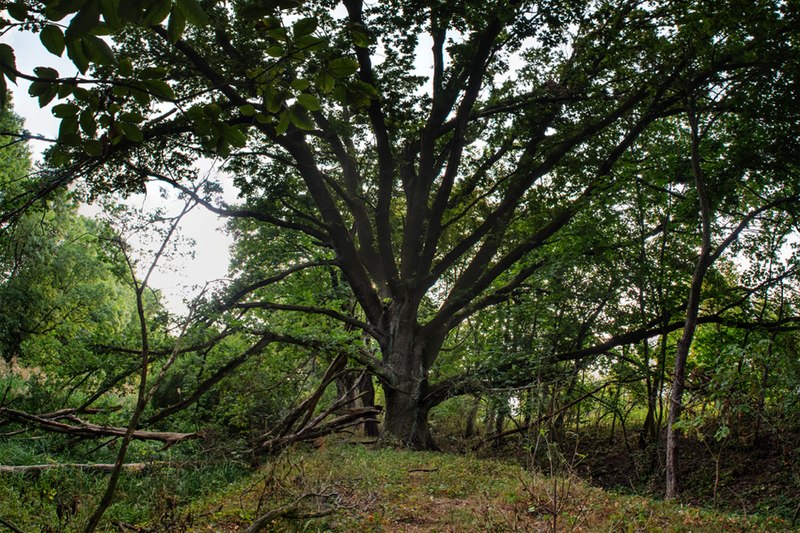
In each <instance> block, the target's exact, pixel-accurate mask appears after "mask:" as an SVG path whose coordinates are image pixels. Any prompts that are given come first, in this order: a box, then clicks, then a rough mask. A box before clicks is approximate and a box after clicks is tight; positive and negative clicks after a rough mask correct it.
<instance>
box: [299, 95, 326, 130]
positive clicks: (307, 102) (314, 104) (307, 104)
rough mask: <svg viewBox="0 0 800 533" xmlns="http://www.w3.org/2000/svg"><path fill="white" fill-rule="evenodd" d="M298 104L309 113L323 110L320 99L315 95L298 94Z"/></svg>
mask: <svg viewBox="0 0 800 533" xmlns="http://www.w3.org/2000/svg"><path fill="white" fill-rule="evenodd" d="M297 103H298V104H300V105H301V106H303V107H304V108H306V109H307V110H309V111H319V110H320V109H322V107H321V106H320V104H319V99H318V98H317V97H316V96H314V95H313V94H308V93H301V94H298V95H297ZM298 127H299V126H298Z"/></svg>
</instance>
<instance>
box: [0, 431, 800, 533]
mask: <svg viewBox="0 0 800 533" xmlns="http://www.w3.org/2000/svg"><path fill="white" fill-rule="evenodd" d="M510 444H511V443H509V446H507V447H502V448H483V449H482V450H481V451H479V452H474V453H473V452H470V453H447V452H444V453H442V452H412V451H398V450H393V449H386V448H380V449H372V448H371V447H370V446H366V445H363V444H359V443H353V442H348V441H346V440H339V439H337V438H335V437H331V438H328V439H326V440H321V441H319V442H317V443H316V446H311V445H305V446H298V447H295V448H292V449H289V450H287V451H285V452H284V453H282V454H281V455H279V456H277V457H274V458H272V459H270V460H268V461H266V462H265V463H264V464H262V465H261V466H260V467H259V468H257V469H255V470H250V469H248V468H247V467H246V465H244V463H241V462H238V463H236V464H234V463H225V464H222V465H220V464H216V465H215V463H213V461H212V457H210V456H208V457H207V459H208V460H209V462H208V463H207V464H206V465H205V466H204V465H203V464H202V463H190V462H187V463H180V462H174V463H172V464H170V465H167V466H158V465H156V466H153V467H152V468H149V469H147V470H145V471H142V472H138V473H127V474H126V475H125V476H123V482H122V484H121V485H120V488H119V490H118V491H117V496H116V499H115V503H114V504H113V505H112V506H111V508H109V510H108V512H107V513H106V522H105V527H104V529H103V530H106V531H140V532H145V531H170V532H173V531H175V532H178V531H223V532H233V531H244V530H246V529H247V528H248V527H249V526H251V525H252V524H253V523H254V522H256V521H258V520H259V519H260V518H262V521H261V522H262V526H263V529H262V530H263V531H272V532H283V531H297V532H300V531H303V532H352V531H363V532H492V531H495V532H529V531H530V532H534V531H536V532H538V531H585V532H595V531H614V532H616V531H642V532H651V531H687V532H688V531H692V532H698V531H708V532H719V531H788V530H791V529H792V524H791V516H792V512H791V511H792V506H793V505H796V503H797V502H798V491H797V489H796V487H797V485H796V484H794V485H793V484H792V481H791V479H790V478H791V473H792V472H793V471H794V469H795V468H796V467H797V465H784V467H783V468H782V469H781V468H780V465H778V464H776V463H775V462H774V459H775V455H774V454H767V453H762V454H761V455H759V453H757V452H754V451H753V449H752V448H750V449H749V452H748V453H746V454H745V453H744V452H746V451H748V450H745V449H743V450H737V449H734V448H733V447H731V448H730V449H726V450H725V453H726V454H727V455H723V460H722V461H721V465H722V467H721V469H720V470H721V472H722V473H723V474H724V476H723V478H724V480H725V484H723V483H722V482H721V483H720V489H719V490H718V492H719V493H720V498H719V499H720V501H719V502H718V503H719V505H718V509H717V510H713V509H711V508H710V503H709V502H711V501H712V499H711V497H712V496H710V495H709V494H710V493H709V490H710V489H709V488H708V486H709V479H708V475H709V462H710V464H711V466H710V468H711V470H710V475H711V482H712V483H711V484H712V485H713V474H714V462H713V460H710V459H709V457H710V455H709V454H708V452H707V451H706V455H703V454H701V453H700V452H697V453H695V451H696V450H700V451H703V448H702V447H699V448H698V447H691V446H684V448H685V449H686V450H687V454H686V455H685V457H684V463H683V466H684V468H685V469H687V472H689V473H690V474H689V475H687V476H686V479H685V483H684V489H685V490H686V491H687V492H686V494H685V500H684V504H680V503H670V502H664V501H662V500H660V499H658V498H657V497H653V496H654V495H656V494H658V491H659V486H658V481H656V478H658V475H656V474H653V475H652V476H649V477H648V476H645V475H644V474H641V473H639V474H637V471H638V472H643V471H644V466H645V463H646V461H647V460H648V459H647V457H648V456H647V453H646V452H639V451H638V450H637V449H636V448H633V447H632V448H631V450H630V451H627V449H626V447H625V446H624V445H621V443H620V442H609V441H608V439H607V438H605V439H599V438H598V439H596V440H592V439H589V438H585V439H582V440H580V441H579V442H578V443H577V444H578V446H577V447H576V448H572V449H573V450H574V451H573V452H572V454H563V452H562V453H561V454H560V455H559V457H558V458H557V460H554V461H553V462H552V463H550V462H549V460H548V456H547V453H546V450H547V447H539V448H538V449H534V448H531V447H528V448H527V449H528V452H527V455H526V454H524V453H523V454H520V452H519V450H520V449H522V448H521V447H520V446H511V445H510ZM517 444H519V443H517ZM551 449H552V448H551ZM562 449H570V448H569V447H566V446H564V447H562ZM513 450H517V452H516V455H515V453H514V452H513ZM581 450H585V453H584V451H581ZM620 450H623V451H620ZM692 450H695V451H692ZM109 453H110V452H109ZM535 454H538V455H539V460H538V461H536V460H533V459H534V457H533V456H534V455H535ZM201 455H202V454H201ZM206 455H207V454H206ZM195 457H197V456H196V455H195ZM553 457H555V456H553ZM759 457H761V458H760V459H759ZM1 458H2V457H0V459H1ZM20 458H21V457H20V456H18V457H17V459H20ZM31 459H33V458H31ZM759 461H760V462H759ZM0 462H2V461H0ZM15 462H17V463H19V462H20V461H15ZM33 462H41V461H36V460H34V461H33ZM734 465H738V467H737V468H738V469H739V471H740V472H745V471H751V472H754V473H753V475H752V476H751V477H752V478H753V479H749V481H747V483H749V485H747V486H749V487H750V488H749V489H741V490H743V491H744V492H742V493H741V495H740V497H739V498H733V497H731V496H730V494H729V493H731V492H732V491H733V490H734V489H733V487H737V486H738V487H745V485H743V484H742V483H741V482H740V483H739V485H736V484H735V483H734V482H733V481H731V480H732V479H736V476H734V475H733V474H732V473H731V472H730V470H729V469H730V468H733V467H734ZM695 467H696V468H695ZM750 469H755V470H750ZM657 471H658V469H657V468H656V469H655V472H657ZM787 476H788V477H787ZM740 478H741V476H740ZM756 480H758V481H756ZM106 481H107V475H106V474H103V473H100V472H87V471H80V472H78V471H75V470H72V471H70V470H69V469H65V468H58V469H53V470H50V471H47V472H43V473H38V474H0V531H5V530H6V529H5V528H4V524H3V521H5V522H6V523H7V524H12V525H13V526H14V527H16V528H17V531H23V532H25V533H27V532H29V531H46V532H56V531H59V532H60V531H76V530H80V528H81V524H83V523H84V522H85V519H86V518H87V516H88V514H89V513H91V511H92V510H93V509H94V507H95V505H96V502H97V500H98V499H99V495H100V494H101V493H102V489H103V487H104V486H105V483H106ZM590 482H591V483H590ZM592 484H594V485H603V486H604V487H610V488H612V489H613V490H606V489H604V488H601V487H599V486H593V485H592ZM701 487H705V488H703V489H702V490H701ZM737 490H738V489H737ZM704 491H705V492H704ZM748 491H749V492H748ZM748 499H752V500H753V502H757V503H753V505H750V506H744V505H738V506H737V505H734V504H733V503H735V502H736V501H738V500H748ZM686 502H691V503H694V502H698V503H702V504H703V505H704V506H700V505H686V504H685V503H686ZM781 502H782V503H781ZM5 527H8V526H7V525H6V526H5ZM8 529H9V530H13V529H12V528H8Z"/></svg>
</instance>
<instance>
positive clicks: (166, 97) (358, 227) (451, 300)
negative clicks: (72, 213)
mask: <svg viewBox="0 0 800 533" xmlns="http://www.w3.org/2000/svg"><path fill="white" fill-rule="evenodd" d="M796 9H797V8H796V6H795V5H794V4H793V3H789V2H780V1H763V2H756V3H753V2H738V1H735V0H732V1H728V2H716V1H715V2H711V1H708V2H706V1H692V2H660V3H650V2H641V1H638V0H621V1H583V2H539V1H497V2H472V1H467V2H460V3H457V4H452V3H441V2H418V1H409V0H393V1H388V2H380V3H376V4H370V3H364V2H362V1H359V0H344V1H343V2H342V3H341V4H339V3H332V2H328V1H307V2H299V1H292V0H287V1H277V2H251V1H245V0H242V1H237V2H232V3H216V2H203V1H195V0H175V1H174V2H173V1H170V0H156V1H141V0H140V1H131V2H112V1H100V0H87V1H85V2H61V1H57V0H49V1H44V2H31V3H27V2H15V3H13V4H9V7H8V14H9V15H10V17H9V18H8V19H6V21H5V24H6V25H7V26H8V25H18V26H21V27H23V28H25V29H28V30H30V31H34V32H38V33H39V35H40V38H41V41H42V44H43V46H44V47H45V48H46V49H47V50H48V51H50V52H51V53H53V54H56V55H62V54H63V53H65V52H66V54H67V55H68V57H69V58H70V59H71V60H72V61H73V62H74V64H75V66H76V67H77V68H78V70H79V71H80V74H79V75H77V76H75V77H64V76H62V75H61V74H60V73H58V72H56V71H55V70H53V69H51V68H45V67H39V68H37V69H34V70H33V72H22V71H21V69H19V68H18V67H17V65H16V64H15V62H14V57H13V50H11V49H10V47H8V46H7V45H0V66H1V67H2V71H3V74H4V75H5V77H6V78H8V79H9V80H11V81H12V82H13V81H14V80H16V79H28V80H30V81H32V84H31V88H30V93H31V94H32V95H34V96H36V97H38V98H39V100H40V103H41V104H42V105H46V104H48V103H51V102H55V103H56V105H54V106H53V107H52V112H53V113H54V114H55V115H56V117H58V118H60V119H61V127H60V130H59V134H58V143H57V144H56V145H55V146H54V147H53V148H52V150H51V151H50V154H49V156H50V162H51V164H52V169H51V170H50V172H49V173H48V174H47V175H46V176H44V177H43V178H42V179H41V180H39V181H38V182H37V183H35V184H32V186H31V188H30V189H29V190H28V191H22V192H20V193H19V194H16V195H14V196H13V197H12V196H4V198H3V213H4V215H3V221H4V223H5V222H7V221H9V220H13V219H14V217H15V216H17V215H18V214H19V213H21V212H22V210H23V209H24V208H25V207H26V206H28V205H30V204H31V202H33V201H34V200H33V199H34V198H37V197H40V196H42V195H44V194H46V193H48V192H49V191H52V190H54V189H56V188H58V187H61V186H64V185H67V184H70V183H78V182H79V183H81V184H82V185H83V186H85V187H86V188H87V190H89V191H90V193H91V194H103V193H106V192H109V191H115V192H121V193H123V194H124V193H129V192H133V191H141V190H143V188H144V187H145V184H146V183H147V182H151V181H156V182H161V183H165V184H169V185H170V186H172V187H174V188H176V189H177V190H178V191H180V192H181V193H182V194H185V195H188V196H189V197H192V198H194V199H195V200H197V201H199V202H200V203H201V204H203V205H205V206H206V207H207V208H209V209H210V210H212V211H213V212H215V213H217V214H219V215H221V216H225V217H230V218H232V219H234V220H236V221H237V222H236V223H235V228H236V232H237V236H238V237H239V239H240V245H239V251H240V253H241V254H243V255H246V256H247V259H246V261H245V260H243V264H244V265H245V266H243V267H242V268H241V269H240V274H241V279H240V280H239V282H238V283H237V284H234V285H233V286H232V287H231V289H230V290H229V291H228V293H227V294H223V295H220V296H219V298H218V301H219V302H221V303H219V304H218V305H216V306H214V309H215V312H216V313H218V314H217V315H216V317H217V318H216V320H222V321H224V320H226V317H232V316H235V317H236V319H237V320H240V319H241V317H242V316H245V319H244V320H247V318H246V317H247V316H250V315H252V316H253V318H252V320H253V321H254V322H255V323H256V324H264V323H265V322H266V323H268V324H274V325H275V327H277V328H280V327H283V326H282V323H281V322H280V321H273V322H269V319H265V318H263V317H261V316H260V315H258V313H262V312H263V311H269V312H270V313H272V314H281V315H283V314H287V315H288V314H291V316H295V315H296V314H297V313H302V314H304V315H307V316H316V317H327V319H332V320H334V321H337V322H339V323H341V324H343V325H344V326H345V328H344V331H346V332H347V333H348V335H349V336H350V337H357V335H355V333H354V332H360V335H363V336H365V337H366V338H368V339H369V340H367V341H360V342H361V343H362V345H361V346H357V347H353V349H351V350H349V355H350V357H352V358H353V359H354V360H355V361H357V363H358V364H360V365H363V366H365V367H366V368H368V369H369V371H370V372H371V373H372V374H374V375H375V376H377V378H378V379H379V381H380V383H381V385H382V387H383V391H384V397H385V404H386V414H385V418H384V426H383V427H384V433H385V435H386V437H387V438H388V439H391V440H396V441H398V442H401V443H403V444H406V445H409V446H413V447H429V446H432V445H433V443H432V440H431V437H430V433H429V428H428V413H429V411H430V409H431V408H432V407H433V406H435V405H437V404H438V403H440V402H442V401H444V400H445V399H447V398H448V397H451V396H452V395H457V394H464V393H468V392H473V391H477V390H480V389H481V388H482V387H486V386H487V384H488V385H491V384H492V383H503V384H505V386H515V385H523V384H525V383H527V382H530V380H531V375H532V370H533V369H535V368H536V367H537V365H538V366H540V365H543V364H545V363H557V362H560V361H586V362H588V361H589V360H590V359H589V358H590V357H592V356H597V355H600V354H609V353H612V351H613V350H614V349H615V348H617V347H620V346H623V345H628V344H635V343H641V342H643V341H648V339H655V338H657V337H659V336H666V335H667V334H668V333H670V332H672V331H676V330H678V329H680V328H681V327H682V326H683V321H682V320H681V317H682V313H683V310H684V308H685V307H686V294H687V291H688V286H689V282H690V281H691V278H692V270H693V268H694V263H695V261H696V255H697V247H698V246H699V244H700V239H699V236H700V233H699V231H698V230H697V228H698V227H699V226H700V224H701V222H700V217H699V215H698V213H699V210H700V207H699V205H700V203H699V202H700V200H701V199H702V198H704V197H706V196H707V211H708V212H712V211H713V213H714V217H713V218H711V219H709V220H708V222H709V226H708V228H707V229H708V231H707V235H708V236H709V239H710V245H711V247H712V252H713V250H714V249H717V250H719V254H717V255H718V256H719V255H722V254H723V252H726V253H729V255H726V256H725V257H726V258H728V259H731V258H733V257H734V256H733V255H732V254H734V253H735V254H738V255H740V256H743V257H745V258H746V260H747V261H750V262H751V265H752V266H753V268H754V270H752V271H751V272H752V273H753V275H752V276H751V277H749V278H748V279H745V278H746V277H743V278H742V280H743V283H741V284H739V283H738V282H736V283H732V284H731V286H729V287H727V288H723V289H720V290H721V292H719V293H717V292H715V293H714V294H713V297H712V296H711V295H709V296H708V299H707V300H705V303H704V304H703V310H702V313H701V314H700V318H699V320H700V321H701V322H702V321H705V322H706V323H708V322H715V321H716V322H725V323H733V322H736V321H737V320H738V319H739V318H740V317H739V316H738V314H737V310H738V309H740V308H741V307H742V306H744V305H745V302H746V301H748V298H749V297H750V296H751V295H753V294H755V293H756V291H757V290H758V288H759V287H761V288H763V287H766V286H769V285H770V284H772V283H774V282H775V281H776V280H777V279H782V277H785V276H787V275H788V273H789V272H793V269H794V266H793V263H791V262H787V261H785V260H784V259H783V258H784V257H785V255H782V254H783V252H782V250H783V249H784V248H782V247H784V246H786V245H787V243H788V242H789V236H790V235H791V234H792V233H793V232H795V231H796V219H795V216H796V208H797V199H798V190H797V187H798V179H797V154H798V153H800V151H798V150H796V146H794V145H795V144H796V142H797V138H798V137H797V133H798V132H797V128H798V121H797V120H796V117H797V109H798V108H797V103H798V95H797V91H796V87H797V82H798V79H797V73H798V70H797V61H798V59H797V58H798V57H800V54H798V53H797V45H798V43H797V35H796V32H794V31H793V30H792V28H794V27H796V24H797V22H798V21H797V18H798V13H797V11H796ZM0 89H2V88H0ZM698 131H700V132H701V133H698ZM693 132H694V133H693ZM214 157H219V158H221V159H222V160H224V162H225V165H224V176H228V177H230V178H231V180H232V183H233V186H235V187H236V188H237V190H238V192H239V201H238V202H237V203H236V204H231V205H226V204H223V203H221V202H220V201H219V200H218V199H217V197H216V196H215V194H216V193H217V192H219V190H220V187H223V186H227V185H225V178H224V176H220V177H219V178H218V179H203V178H201V177H200V175H201V173H200V171H199V170H198V166H197V163H198V161H199V160H200V159H202V158H214ZM698 166H699V168H700V171H701V172H702V173H703V174H704V175H705V176H707V178H706V182H707V189H708V191H707V195H706V194H705V193H703V192H702V191H698V189H697V187H696V186H695V184H696V180H693V176H694V175H695V173H696V172H697V170H698ZM704 209H705V208H704ZM712 226H713V227H712ZM740 235H741V236H742V238H741V239H740V238H739V236H740ZM768 235H771V236H773V237H775V238H777V241H776V242H773V243H772V244H771V246H770V247H769V250H770V251H769V252H765V251H764V250H765V248H764V245H763V243H764V241H763V240H762V239H764V238H767V236H768ZM731 236H733V237H731ZM729 237H731V238H730V239H729ZM734 241H735V242H736V245H735V246H733V242H734ZM723 244H725V245H726V246H721V245H723ZM727 244H731V246H732V247H733V248H731V250H733V251H732V252H730V251H726V250H727ZM765 254H766V255H765ZM766 256H769V257H766ZM764 261H772V262H776V261H780V262H782V264H783V265H784V268H782V269H777V270H775V269H769V270H766V271H765V270H759V268H760V267H759V266H757V265H762V264H763V263H764ZM720 264H722V263H720ZM725 264H727V265H730V263H729V262H728V263H725ZM311 272H316V275H314V274H311ZM720 275H722V273H720ZM303 276H308V277H311V278H314V279H315V282H314V283H319V284H320V285H324V284H326V283H330V286H329V287H328V289H330V290H331V291H332V292H333V293H335V294H334V296H335V297H326V298H316V300H315V299H314V298H313V296H312V297H311V298H310V299H309V298H308V297H303V296H302V295H300V296H299V297H298V296H297V292H296V291H295V292H294V293H293V294H289V291H286V292H281V290H280V287H282V286H285V287H291V286H292V280H293V279H295V278H302V277H303ZM336 280H339V281H336ZM273 286H275V287H276V288H273ZM294 286H296V285H294ZM265 287H269V288H270V290H269V291H266V292H265V291H264V290H263V289H264V288H265ZM337 291H338V292H337ZM348 302H350V303H351V304H355V305H348ZM712 303H713V304H714V305H712ZM506 304H512V305H513V308H514V309H515V310H518V309H523V308H527V309H531V313H518V312H516V311H508V307H507V306H506ZM517 306H519V307H517ZM243 313H244V315H243ZM539 313H541V314H542V316H541V322H537V324H538V325H539V327H537V328H534V327H533V326H532V325H531V324H533V323H534V319H533V318H532V317H534V316H537V317H538V316H539ZM522 314H524V315H525V316H524V320H523V321H522V322H519V326H518V327H520V328H521V329H522V330H524V329H525V327H529V328H530V331H531V333H532V334H531V335H522V336H520V335H517V338H518V342H516V348H517V349H515V350H504V349H499V348H498V347H497V346H496V345H495V346H494V347H493V349H492V351H490V352H487V351H484V350H483V349H482V348H481V347H480V346H481V345H480V343H477V344H473V345H471V348H472V349H473V352H472V353H465V350H463V349H462V348H463V347H464V346H465V345H464V344H463V343H462V342H461V341H462V340H463V335H466V333H464V332H466V331H468V330H470V329H472V328H478V327H480V324H488V327H491V328H492V329H495V328H498V327H499V326H500V324H503V323H504V322H505V321H506V320H509V321H513V320H517V319H518V318H519V316H520V315H522ZM784 318H785V317H784ZM536 320H538V319H536ZM766 322H770V321H766ZM741 323H742V326H743V327H749V326H748V324H750V325H751V326H752V324H753V321H752V320H750V319H749V318H748V319H747V320H742V321H741ZM542 324H546V325H547V327H545V328H542V327H541V325H542ZM784 324H785V322H782V321H781V320H778V321H771V322H770V323H769V324H762V325H761V326H762V327H774V328H777V327H782V326H783V325H784ZM510 328H511V326H509V329H510ZM498 331H500V330H498ZM274 333H275V332H274V331H273V332H271V334H274ZM510 338H511V337H510V334H509V335H506V336H505V337H504V338H503V339H502V340H503V341H504V342H507V341H508V340H509V339H510ZM350 342H351V343H352V342H353V341H352V340H351V341H350ZM355 344H358V343H357V342H356V343H355ZM581 364H585V363H581ZM643 364H644V365H645V366H646V367H648V365H649V362H648V361H647V360H645V362H644V363H643ZM662 368H663V364H662Z"/></svg>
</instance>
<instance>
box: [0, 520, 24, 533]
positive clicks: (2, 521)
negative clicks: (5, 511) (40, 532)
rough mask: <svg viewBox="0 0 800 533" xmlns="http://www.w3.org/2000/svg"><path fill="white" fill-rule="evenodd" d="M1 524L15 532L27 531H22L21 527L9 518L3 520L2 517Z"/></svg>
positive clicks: (22, 532)
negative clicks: (8, 519)
mask: <svg viewBox="0 0 800 533" xmlns="http://www.w3.org/2000/svg"><path fill="white" fill-rule="evenodd" d="M0 525H3V526H6V527H7V528H8V529H10V530H11V531H13V532H14V533H25V532H24V531H22V530H21V529H20V528H18V527H17V526H15V525H14V524H12V523H11V522H9V521H7V520H3V519H2V518H0Z"/></svg>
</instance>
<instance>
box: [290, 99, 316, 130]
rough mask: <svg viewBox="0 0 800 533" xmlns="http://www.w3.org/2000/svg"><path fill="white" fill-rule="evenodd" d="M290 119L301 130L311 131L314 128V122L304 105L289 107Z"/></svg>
mask: <svg viewBox="0 0 800 533" xmlns="http://www.w3.org/2000/svg"><path fill="white" fill-rule="evenodd" d="M289 120H291V121H292V124H294V125H295V126H297V127H298V128H300V129H301V130H306V131H310V130H313V129H314V122H313V121H312V120H311V118H310V117H309V116H308V114H307V113H306V110H305V109H303V108H302V107H299V106H296V105H293V106H292V107H291V108H289Z"/></svg>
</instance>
